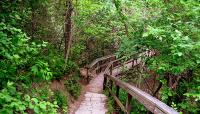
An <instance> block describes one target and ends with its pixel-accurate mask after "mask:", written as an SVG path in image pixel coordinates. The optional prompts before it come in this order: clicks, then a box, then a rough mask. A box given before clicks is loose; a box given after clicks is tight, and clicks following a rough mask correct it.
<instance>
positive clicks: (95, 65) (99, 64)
mask: <svg viewBox="0 0 200 114" xmlns="http://www.w3.org/2000/svg"><path fill="white" fill-rule="evenodd" d="M115 59H116V57H115V55H108V56H104V57H101V58H98V59H96V60H94V61H93V62H92V63H91V64H89V65H87V66H86V67H85V68H84V70H85V71H86V74H84V75H86V76H85V78H86V80H87V82H88V83H89V80H90V78H91V77H92V76H94V75H95V74H98V73H100V72H101V71H103V70H105V68H106V67H107V65H108V63H110V62H111V61H114V60H115Z"/></svg>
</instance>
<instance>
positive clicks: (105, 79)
mask: <svg viewBox="0 0 200 114" xmlns="http://www.w3.org/2000/svg"><path fill="white" fill-rule="evenodd" d="M106 83H107V75H106V74H104V80H103V90H105V89H106Z"/></svg>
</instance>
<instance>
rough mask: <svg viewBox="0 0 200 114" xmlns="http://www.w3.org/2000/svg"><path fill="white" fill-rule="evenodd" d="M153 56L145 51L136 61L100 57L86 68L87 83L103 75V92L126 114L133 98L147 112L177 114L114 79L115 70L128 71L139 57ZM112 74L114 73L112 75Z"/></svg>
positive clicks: (137, 89) (156, 100)
mask: <svg viewBox="0 0 200 114" xmlns="http://www.w3.org/2000/svg"><path fill="white" fill-rule="evenodd" d="M153 55H155V51H152V50H150V51H146V52H144V53H140V54H138V58H137V59H131V60H129V61H124V59H116V57H115V56H114V55H109V56H105V57H101V58H98V59H96V60H95V61H93V62H92V63H91V64H90V65H88V66H86V69H87V70H86V71H87V73H86V77H87V80H88V81H89V78H90V77H92V76H94V75H96V74H98V73H102V72H103V74H104V87H103V89H104V90H108V91H109V96H112V97H113V98H114V100H115V102H116V103H117V105H118V106H119V107H120V108H121V110H122V111H123V112H125V113H126V114H130V112H131V105H130V103H131V100H132V99H133V98H134V99H136V100H137V101H139V102H140V103H141V104H142V105H144V106H145V107H146V108H147V109H148V110H149V111H151V112H152V113H154V114H178V112H177V111H176V110H174V109H173V108H171V107H169V106H167V105H166V104H165V103H163V102H161V101H160V100H158V99H156V98H155V97H152V96H151V95H150V94H148V93H146V92H144V91H142V90H140V89H139V88H137V87H135V86H133V85H130V84H128V83H125V82H123V81H121V80H120V79H118V78H117V77H115V76H114V75H116V72H114V70H115V69H119V67H122V66H127V67H128V69H131V68H133V67H135V66H137V65H139V64H140V63H141V57H140V56H147V57H151V56H153ZM113 73H115V74H114V75H113ZM114 85H115V86H116V91H115V93H114V92H113V87H114ZM120 89H124V90H125V91H126V92H127V100H126V104H125V105H124V104H123V103H122V102H121V101H120V99H119V91H120Z"/></svg>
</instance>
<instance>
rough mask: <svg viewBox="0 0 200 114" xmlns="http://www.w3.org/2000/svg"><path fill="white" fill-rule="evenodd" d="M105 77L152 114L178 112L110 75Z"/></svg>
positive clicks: (174, 113) (172, 113)
mask: <svg viewBox="0 0 200 114" xmlns="http://www.w3.org/2000/svg"><path fill="white" fill-rule="evenodd" d="M105 77H107V78H109V79H110V80H112V81H113V82H114V84H115V85H117V86H119V87H120V88H122V89H124V90H126V92H127V93H128V94H130V95H131V96H132V97H133V98H135V99H136V100H137V101H139V102H140V103H141V104H143V105H144V106H145V107H146V108H147V109H148V110H149V111H151V112H152V113H154V114H178V112H177V111H175V110H174V109H173V108H171V107H169V106H167V105H166V104H165V103H163V102H161V101H160V100H158V99H156V98H155V97H152V96H151V95H150V94H148V93H146V92H144V91H142V90H140V89H138V88H137V87H135V86H132V85H130V84H128V83H125V82H123V81H121V80H120V79H118V78H116V77H114V76H112V75H108V74H105ZM109 89H110V88H109ZM115 99H116V98H115ZM123 110H124V109H123Z"/></svg>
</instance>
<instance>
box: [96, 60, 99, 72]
mask: <svg viewBox="0 0 200 114" xmlns="http://www.w3.org/2000/svg"><path fill="white" fill-rule="evenodd" d="M98 70H99V62H98V63H97V70H96V74H98V73H99V72H98Z"/></svg>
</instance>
